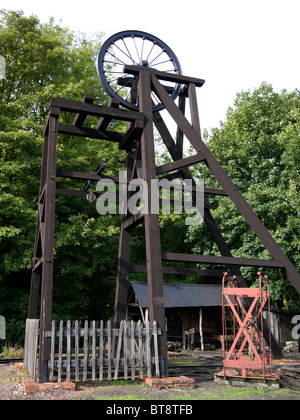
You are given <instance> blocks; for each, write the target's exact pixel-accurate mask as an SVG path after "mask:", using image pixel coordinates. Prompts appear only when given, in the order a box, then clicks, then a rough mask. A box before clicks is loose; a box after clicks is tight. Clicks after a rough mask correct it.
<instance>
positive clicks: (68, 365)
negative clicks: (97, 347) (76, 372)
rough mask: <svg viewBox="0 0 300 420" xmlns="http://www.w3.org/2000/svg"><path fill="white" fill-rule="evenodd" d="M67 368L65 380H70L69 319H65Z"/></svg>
mask: <svg viewBox="0 0 300 420" xmlns="http://www.w3.org/2000/svg"><path fill="white" fill-rule="evenodd" d="M66 338H67V370H66V381H67V382H70V380H71V371H70V368H71V321H70V320H69V321H67V337H66Z"/></svg>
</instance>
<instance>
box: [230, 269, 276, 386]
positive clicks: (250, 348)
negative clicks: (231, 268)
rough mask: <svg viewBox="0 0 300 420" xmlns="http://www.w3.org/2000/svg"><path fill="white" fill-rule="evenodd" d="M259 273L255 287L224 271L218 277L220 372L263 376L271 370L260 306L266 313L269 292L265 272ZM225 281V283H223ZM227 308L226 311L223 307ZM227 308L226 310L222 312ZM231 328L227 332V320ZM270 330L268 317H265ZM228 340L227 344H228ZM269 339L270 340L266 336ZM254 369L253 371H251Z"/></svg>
mask: <svg viewBox="0 0 300 420" xmlns="http://www.w3.org/2000/svg"><path fill="white" fill-rule="evenodd" d="M257 274H258V275H259V287H253V288H250V287H237V284H238V283H237V278H236V277H235V276H234V277H229V276H228V273H224V276H223V281H222V315H223V316H222V318H223V338H224V345H223V366H224V367H223V375H224V377H226V376H231V377H232V376H240V377H242V378H247V377H251V376H253V374H254V373H255V376H256V377H261V378H262V379H263V380H265V379H266V368H268V375H269V374H270V373H272V353H271V346H270V347H267V348H266V346H265V343H264V340H265V337H264V327H263V309H264V308H266V307H267V308H268V309H269V314H270V292H269V280H268V278H267V276H263V274H262V273H260V272H258V273H257ZM226 283H227V285H226ZM226 310H227V311H226ZM226 312H227V313H226ZM229 320H230V321H231V323H232V331H230V333H231V334H230V335H229V334H228V325H227V323H228V321H229ZM268 321H269V322H268V323H269V328H268V332H267V333H268V334H270V318H269V320H268ZM229 341H230V344H229V345H228V343H229ZM268 342H269V343H271V340H270V339H269V340H268ZM226 345H227V349H226ZM253 371H255V372H253Z"/></svg>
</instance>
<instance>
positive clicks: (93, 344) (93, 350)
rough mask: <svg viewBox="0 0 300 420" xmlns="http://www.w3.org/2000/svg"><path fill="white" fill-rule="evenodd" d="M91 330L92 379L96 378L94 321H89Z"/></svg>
mask: <svg viewBox="0 0 300 420" xmlns="http://www.w3.org/2000/svg"><path fill="white" fill-rule="evenodd" d="M91 330H92V381H95V380H96V321H92V322H91Z"/></svg>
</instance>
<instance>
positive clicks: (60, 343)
mask: <svg viewBox="0 0 300 420" xmlns="http://www.w3.org/2000/svg"><path fill="white" fill-rule="evenodd" d="M63 334H64V323H63V321H60V323H59V335H58V373H57V381H58V382H61V375H62V351H63V339H64V335H63Z"/></svg>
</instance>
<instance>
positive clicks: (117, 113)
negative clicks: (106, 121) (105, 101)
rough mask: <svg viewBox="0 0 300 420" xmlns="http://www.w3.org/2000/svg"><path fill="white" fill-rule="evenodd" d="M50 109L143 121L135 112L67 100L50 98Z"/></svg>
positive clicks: (141, 116) (122, 119)
mask: <svg viewBox="0 0 300 420" xmlns="http://www.w3.org/2000/svg"><path fill="white" fill-rule="evenodd" d="M50 106H51V107H57V108H59V109H60V111H63V112H74V113H76V114H82V113H83V114H88V115H91V116H95V117H99V118H101V117H111V118H112V119H116V120H120V121H129V122H134V121H137V120H143V119H144V116H143V115H142V114H141V113H140V112H137V111H128V110H125V109H117V108H112V107H109V106H101V105H94V104H88V103H85V102H76V101H70V100H68V99H60V98H52V99H51V101H50Z"/></svg>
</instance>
